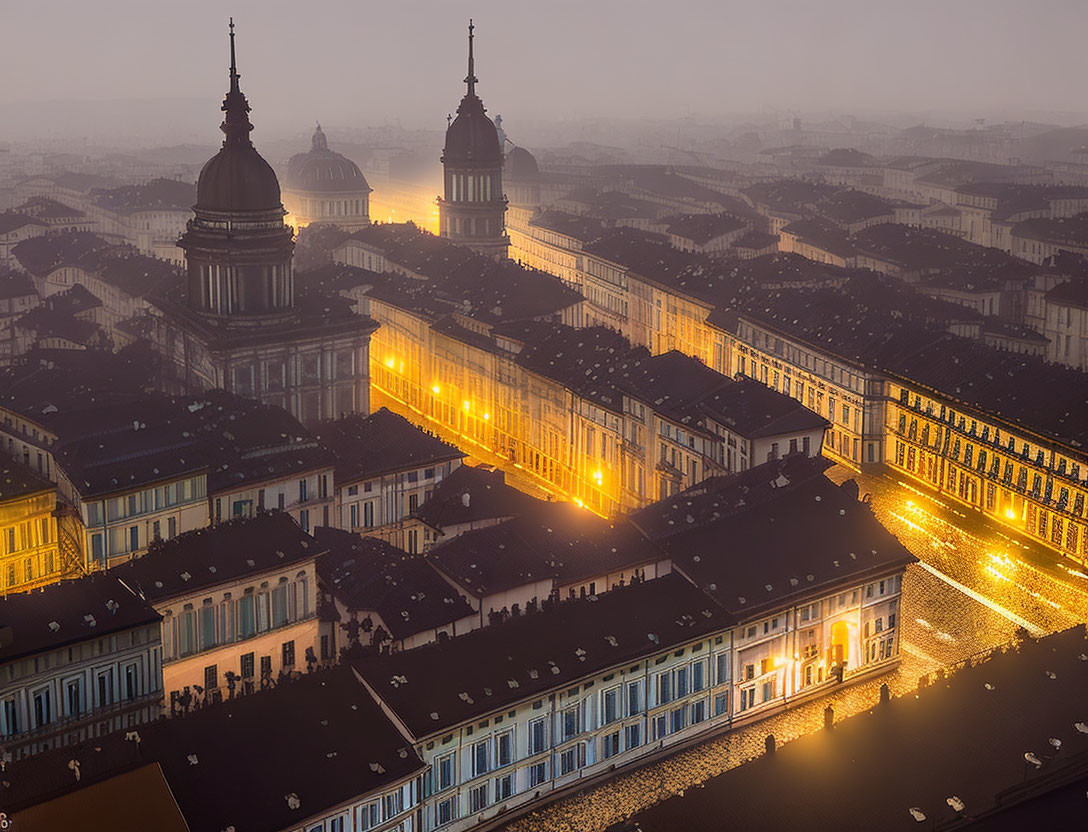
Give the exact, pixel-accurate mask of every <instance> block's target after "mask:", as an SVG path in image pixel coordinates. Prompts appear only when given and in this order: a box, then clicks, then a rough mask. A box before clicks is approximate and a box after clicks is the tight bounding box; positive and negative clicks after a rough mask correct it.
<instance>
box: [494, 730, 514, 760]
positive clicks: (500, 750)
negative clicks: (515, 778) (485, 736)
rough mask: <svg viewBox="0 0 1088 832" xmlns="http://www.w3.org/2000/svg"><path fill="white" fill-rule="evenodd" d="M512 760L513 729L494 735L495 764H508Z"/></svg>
mask: <svg viewBox="0 0 1088 832" xmlns="http://www.w3.org/2000/svg"><path fill="white" fill-rule="evenodd" d="M513 761H514V731H513V729H511V730H509V731H504V732H503V733H501V734H498V735H497V736H496V737H495V765H496V766H497V767H502V766H508V765H510V763H512V762H513Z"/></svg>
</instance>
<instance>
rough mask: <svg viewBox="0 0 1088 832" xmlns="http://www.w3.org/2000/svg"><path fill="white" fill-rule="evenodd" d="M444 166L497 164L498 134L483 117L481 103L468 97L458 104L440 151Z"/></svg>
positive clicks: (483, 112)
mask: <svg viewBox="0 0 1088 832" xmlns="http://www.w3.org/2000/svg"><path fill="white" fill-rule="evenodd" d="M442 161H443V162H445V163H446V164H450V163H452V164H457V163H458V162H475V163H500V162H501V161H502V151H501V150H500V149H499V133H498V131H497V130H496V129H495V123H494V122H493V121H492V120H491V119H489V118H488V117H487V114H486V112H485V110H484V103H483V102H482V101H481V100H480V99H479V98H478V97H477V96H476V95H475V93H472V94H470V95H466V96H465V97H464V98H463V99H462V100H461V106H460V107H458V108H457V118H455V119H454V120H453V123H452V124H451V125H450V126H449V128H448V129H447V130H446V146H445V148H444V149H443V151H442Z"/></svg>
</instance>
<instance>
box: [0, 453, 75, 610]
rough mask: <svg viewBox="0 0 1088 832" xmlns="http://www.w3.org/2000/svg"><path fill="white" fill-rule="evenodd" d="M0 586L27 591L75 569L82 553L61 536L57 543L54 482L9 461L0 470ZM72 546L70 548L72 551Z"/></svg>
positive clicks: (5, 590)
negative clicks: (0, 482) (0, 481)
mask: <svg viewBox="0 0 1088 832" xmlns="http://www.w3.org/2000/svg"><path fill="white" fill-rule="evenodd" d="M0 479H2V480H3V483H2V484H0V552H2V553H3V554H2V555H0V588H2V592H3V594H4V595H7V594H8V593H11V592H28V591H30V590H34V589H38V588H39V587H42V586H45V585H46V584H51V583H54V582H56V581H59V580H61V578H64V577H69V576H71V575H73V574H75V573H78V571H79V569H80V568H81V567H82V565H83V563H82V560H83V559H82V557H81V556H80V552H79V551H78V549H75V547H73V546H72V541H71V538H70V537H65V538H64V541H63V543H64V550H63V552H62V549H61V543H62V540H61V535H60V532H59V530H58V525H59V524H60V523H66V522H67V518H65V519H61V518H58V511H57V486H56V483H53V482H50V481H49V480H47V479H46V478H45V477H43V476H41V475H39V474H36V473H34V472H33V471H32V470H30V469H29V468H27V467H26V466H25V465H21V464H20V463H18V462H15V461H14V460H12V461H9V462H8V464H7V465H5V466H4V467H3V470H2V471H0ZM73 549H74V551H73Z"/></svg>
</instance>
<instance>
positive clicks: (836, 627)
mask: <svg viewBox="0 0 1088 832" xmlns="http://www.w3.org/2000/svg"><path fill="white" fill-rule="evenodd" d="M828 659H829V661H828V663H829V664H830V665H832V666H834V665H837V664H841V665H843V666H844V667H845V666H847V665H848V664H849V663H850V625H849V624H847V623H846V622H845V621H836V622H835V623H834V624H832V625H831V650H830V655H829V656H828Z"/></svg>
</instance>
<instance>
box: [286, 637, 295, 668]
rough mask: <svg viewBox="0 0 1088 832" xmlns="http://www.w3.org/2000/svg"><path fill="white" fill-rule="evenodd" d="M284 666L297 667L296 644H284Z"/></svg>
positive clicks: (289, 642) (287, 642) (288, 642)
mask: <svg viewBox="0 0 1088 832" xmlns="http://www.w3.org/2000/svg"><path fill="white" fill-rule="evenodd" d="M283 666H284V667H294V666H295V642H294V639H292V640H291V641H285V642H284V643H283Z"/></svg>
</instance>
